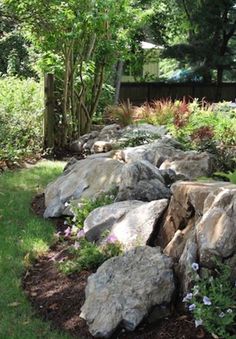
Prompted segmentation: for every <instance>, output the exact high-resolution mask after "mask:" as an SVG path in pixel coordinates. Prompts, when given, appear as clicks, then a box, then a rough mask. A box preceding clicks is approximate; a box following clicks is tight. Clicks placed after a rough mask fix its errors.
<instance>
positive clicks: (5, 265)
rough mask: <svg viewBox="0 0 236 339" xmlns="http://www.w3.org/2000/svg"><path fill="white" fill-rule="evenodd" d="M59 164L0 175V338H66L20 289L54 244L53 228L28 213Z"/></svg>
mask: <svg viewBox="0 0 236 339" xmlns="http://www.w3.org/2000/svg"><path fill="white" fill-rule="evenodd" d="M62 166H63V165H62V163H59V162H57V163H52V162H46V161H45V162H41V163H39V164H38V165H37V166H35V167H34V168H31V169H27V170H22V171H16V172H6V173H4V174H2V175H0V224H1V227H0V277H1V279H0V291H1V292H0V295H1V298H0V319H1V320H0V338H15V339H19V338H26V339H34V338H50V339H51V338H55V339H56V338H58V339H59V338H68V336H67V335H62V334H60V333H58V332H56V331H53V330H52V329H50V327H49V324H46V323H44V322H43V321H41V320H39V319H38V318H37V317H35V315H34V314H33V312H32V309H31V307H30V304H29V302H28V300H27V299H26V296H25V295H24V293H23V290H22V287H21V279H22V275H23V274H24V273H25V272H26V269H27V267H28V265H29V264H30V263H31V262H32V260H33V259H34V258H35V257H37V256H38V255H41V254H43V253H45V252H46V251H47V250H48V248H49V245H51V244H52V242H53V241H54V236H53V232H54V228H53V227H52V225H51V224H50V223H49V222H46V221H44V220H43V219H39V218H38V217H36V216H35V215H34V214H33V212H32V211H30V202H31V199H32V197H33V195H34V194H36V193H37V192H38V191H40V190H41V189H42V188H44V187H45V185H46V184H47V183H48V182H50V181H51V180H53V179H54V178H55V177H57V176H58V175H59V173H61V172H62Z"/></svg>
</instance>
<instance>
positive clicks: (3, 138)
mask: <svg viewBox="0 0 236 339" xmlns="http://www.w3.org/2000/svg"><path fill="white" fill-rule="evenodd" d="M0 86H1V91H0V160H12V161H14V160H18V159H20V158H22V157H25V156H27V155H31V154H34V153H37V152H39V151H40V150H41V147H42V140H43V105H44V103H43V86H42V85H41V84H40V83H37V82H36V81H35V80H33V79H25V80H21V79H18V78H14V77H6V78H1V79H0Z"/></svg>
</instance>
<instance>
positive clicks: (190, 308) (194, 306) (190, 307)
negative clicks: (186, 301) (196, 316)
mask: <svg viewBox="0 0 236 339" xmlns="http://www.w3.org/2000/svg"><path fill="white" fill-rule="evenodd" d="M195 308H196V305H195V304H191V305H189V307H188V309H189V311H193V310H195Z"/></svg>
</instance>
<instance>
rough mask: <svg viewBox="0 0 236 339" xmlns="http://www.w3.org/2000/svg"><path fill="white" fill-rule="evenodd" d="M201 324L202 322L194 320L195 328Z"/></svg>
mask: <svg viewBox="0 0 236 339" xmlns="http://www.w3.org/2000/svg"><path fill="white" fill-rule="evenodd" d="M202 324H203V320H202V319H196V320H195V327H198V326H201V325H202Z"/></svg>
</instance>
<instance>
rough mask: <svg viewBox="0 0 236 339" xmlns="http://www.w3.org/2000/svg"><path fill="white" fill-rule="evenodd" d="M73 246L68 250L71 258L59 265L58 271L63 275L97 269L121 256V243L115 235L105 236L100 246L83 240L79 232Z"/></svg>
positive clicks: (82, 232)
mask: <svg viewBox="0 0 236 339" xmlns="http://www.w3.org/2000/svg"><path fill="white" fill-rule="evenodd" d="M73 239H75V242H74V244H73V245H72V246H71V248H70V252H71V257H70V259H66V260H64V261H63V262H61V263H59V269H60V270H61V271H62V272H63V273H65V274H71V273H74V272H77V273H79V272H81V271H82V270H94V269H97V268H98V267H99V266H100V265H101V264H102V263H103V262H104V261H106V260H107V259H109V258H112V257H114V256H118V255H120V254H122V252H123V249H122V246H121V243H120V242H119V241H118V239H117V238H116V236H115V235H113V234H109V235H108V234H107V233H106V238H105V239H104V240H103V241H102V243H101V244H96V243H95V242H90V241H88V240H87V239H86V238H85V232H84V230H83V229H82V230H79V231H78V233H77V235H76V237H73Z"/></svg>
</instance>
